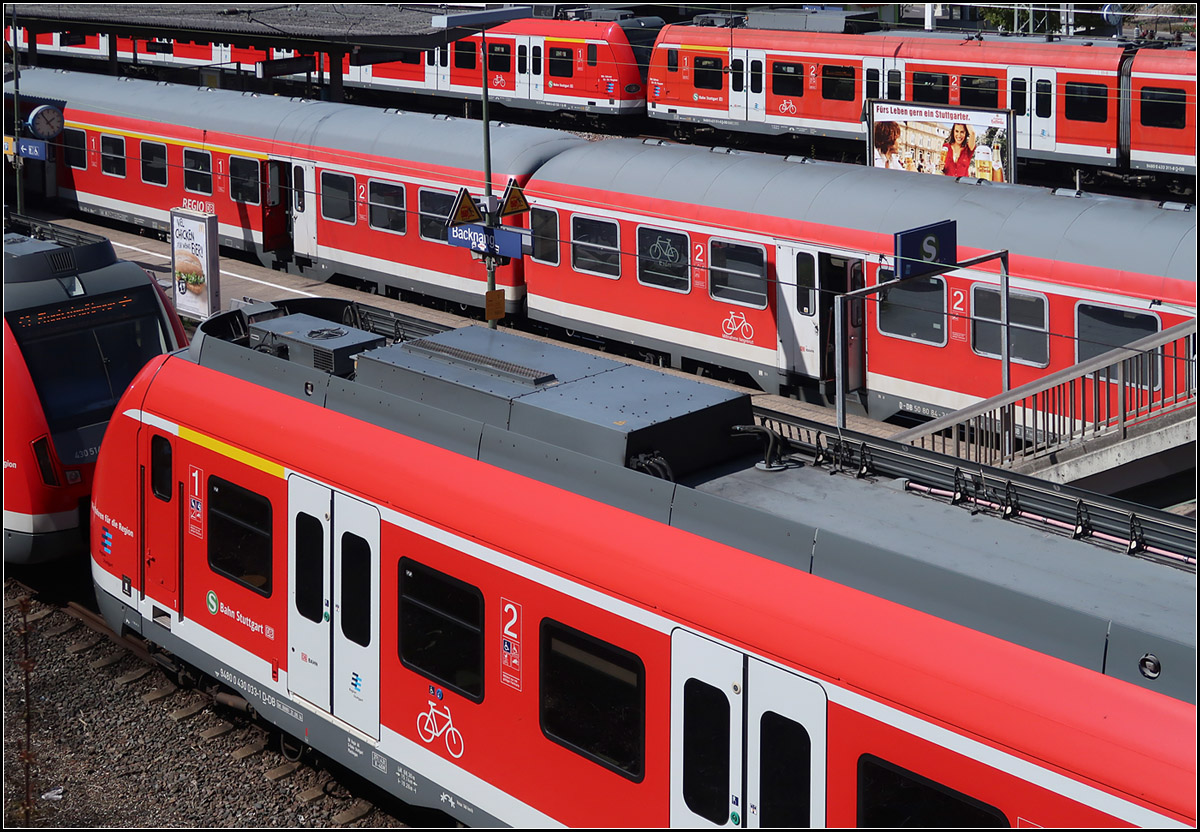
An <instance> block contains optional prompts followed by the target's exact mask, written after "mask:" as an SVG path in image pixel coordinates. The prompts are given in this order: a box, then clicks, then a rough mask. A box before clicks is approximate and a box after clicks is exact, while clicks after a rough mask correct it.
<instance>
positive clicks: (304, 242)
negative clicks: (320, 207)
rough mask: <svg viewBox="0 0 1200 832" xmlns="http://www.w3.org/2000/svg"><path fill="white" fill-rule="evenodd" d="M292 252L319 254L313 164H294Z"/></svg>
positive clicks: (315, 171) (310, 254) (307, 254)
mask: <svg viewBox="0 0 1200 832" xmlns="http://www.w3.org/2000/svg"><path fill="white" fill-rule="evenodd" d="M291 167H292V170H291V174H292V177H291V179H292V189H291V196H292V207H291V214H292V223H291V225H292V251H293V252H294V253H295V254H300V255H305V256H307V257H315V256H316V254H317V166H316V165H314V164H313V163H312V162H292V166H291Z"/></svg>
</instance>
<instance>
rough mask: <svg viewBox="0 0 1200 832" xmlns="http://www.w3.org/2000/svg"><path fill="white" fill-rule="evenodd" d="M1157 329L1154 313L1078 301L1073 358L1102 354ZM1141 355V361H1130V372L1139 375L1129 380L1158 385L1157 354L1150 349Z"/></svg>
mask: <svg viewBox="0 0 1200 832" xmlns="http://www.w3.org/2000/svg"><path fill="white" fill-rule="evenodd" d="M1158 329H1159V321H1158V317H1157V316H1155V315H1149V314H1145V313H1141V312H1134V311H1132V310H1129V309H1115V308H1113V307H1110V306H1096V305H1095V304H1091V303H1081V304H1079V306H1077V307H1076V309H1075V336H1076V338H1077V340H1076V342H1075V344H1076V345H1075V356H1076V357H1075V361H1076V362H1077V363H1078V362H1080V361H1086V360H1088V359H1089V358H1095V357H1096V356H1098V355H1104V353H1106V352H1109V351H1111V350H1115V349H1116V348H1117V347H1123V346H1125V345H1126V344H1132V343H1133V342H1134V341H1138V340H1140V339H1142V338H1145V337H1146V336H1147V335H1153V334H1154V333H1156V332H1158ZM1143 357H1144V359H1145V360H1144V361H1135V362H1133V363H1134V365H1135V366H1134V367H1133V368H1132V370H1133V372H1134V373H1135V374H1138V375H1140V376H1141V378H1140V379H1136V380H1135V381H1134V382H1133V383H1134V384H1140V385H1142V386H1146V385H1147V384H1148V385H1149V386H1152V387H1158V382H1159V379H1158V365H1159V361H1160V359H1161V356H1160V355H1158V353H1157V351H1154V352H1150V353H1147V354H1145V355H1144V356H1143ZM1138 365H1141V366H1138Z"/></svg>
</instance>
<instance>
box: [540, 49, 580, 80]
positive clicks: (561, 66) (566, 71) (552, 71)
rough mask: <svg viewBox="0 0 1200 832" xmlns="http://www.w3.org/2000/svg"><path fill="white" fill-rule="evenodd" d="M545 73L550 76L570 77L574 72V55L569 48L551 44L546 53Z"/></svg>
mask: <svg viewBox="0 0 1200 832" xmlns="http://www.w3.org/2000/svg"><path fill="white" fill-rule="evenodd" d="M546 74H547V75H549V76H550V77H552V78H570V77H571V76H572V75H574V74H575V55H574V53H572V52H571V50H570V49H563V48H562V47H561V46H552V47H550V50H549V52H548V54H547V60H546Z"/></svg>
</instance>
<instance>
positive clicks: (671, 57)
mask: <svg viewBox="0 0 1200 832" xmlns="http://www.w3.org/2000/svg"><path fill="white" fill-rule="evenodd" d="M678 71H679V50H678V49H668V50H667V72H678Z"/></svg>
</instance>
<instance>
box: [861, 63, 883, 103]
mask: <svg viewBox="0 0 1200 832" xmlns="http://www.w3.org/2000/svg"><path fill="white" fill-rule="evenodd" d="M878 97H879V70H878V69H868V70H867V71H866V72H865V73H864V74H863V98H864V99H865V100H867V101H869V100H871V99H872V98H878Z"/></svg>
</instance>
